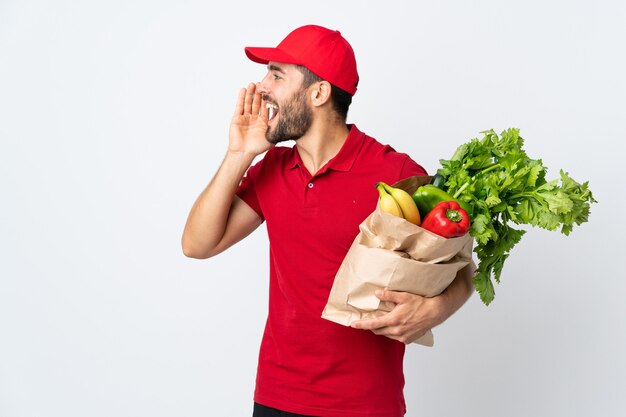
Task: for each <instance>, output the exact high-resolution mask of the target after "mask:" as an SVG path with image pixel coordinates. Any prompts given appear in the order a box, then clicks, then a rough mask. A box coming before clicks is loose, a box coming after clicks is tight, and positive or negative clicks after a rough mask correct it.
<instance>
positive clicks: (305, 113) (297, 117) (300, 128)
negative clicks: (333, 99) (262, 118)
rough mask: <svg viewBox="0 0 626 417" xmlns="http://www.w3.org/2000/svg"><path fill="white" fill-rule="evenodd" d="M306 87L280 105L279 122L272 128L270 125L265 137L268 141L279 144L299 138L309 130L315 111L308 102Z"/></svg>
mask: <svg viewBox="0 0 626 417" xmlns="http://www.w3.org/2000/svg"><path fill="white" fill-rule="evenodd" d="M306 97H307V95H306V89H304V88H303V89H300V91H297V92H295V93H294V94H293V96H292V97H291V98H290V99H289V101H287V102H286V103H284V104H283V105H281V106H280V112H279V113H278V117H279V119H278V123H277V124H276V128H275V129H274V130H271V129H270V127H269V126H268V128H267V131H266V132H265V137H266V139H267V141H268V142H270V143H272V144H274V145H275V144H277V143H280V142H285V141H288V140H298V139H299V138H301V137H302V136H304V134H305V133H306V132H307V131H308V130H309V128H310V127H311V124H312V123H313V112H312V111H311V108H310V107H309V106H308V105H307V102H306Z"/></svg>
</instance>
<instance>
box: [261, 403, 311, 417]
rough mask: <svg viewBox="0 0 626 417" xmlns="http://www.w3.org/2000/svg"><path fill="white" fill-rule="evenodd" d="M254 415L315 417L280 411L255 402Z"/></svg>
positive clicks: (262, 416)
mask: <svg viewBox="0 0 626 417" xmlns="http://www.w3.org/2000/svg"><path fill="white" fill-rule="evenodd" d="M252 417H314V416H305V415H304V414H294V413H288V412H286V411H280V410H277V409H275V408H271V407H266V406H264V405H261V404H257V403H254V411H253V413H252Z"/></svg>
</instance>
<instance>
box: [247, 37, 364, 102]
mask: <svg viewBox="0 0 626 417" xmlns="http://www.w3.org/2000/svg"><path fill="white" fill-rule="evenodd" d="M245 51H246V55H247V56H248V58H250V59H251V60H252V61H254V62H258V63H259V64H267V63H268V62H269V61H275V62H282V63H285V64H294V65H302V66H304V67H306V68H308V69H309V70H310V71H311V72H312V73H314V74H316V75H317V76H319V77H321V78H322V79H324V80H326V81H328V82H329V83H331V84H333V85H335V86H337V87H339V88H341V89H342V90H345V91H347V92H348V93H349V94H350V95H354V93H356V87H357V84H358V82H359V74H358V72H357V69H356V59H355V57H354V51H353V50H352V47H351V46H350V44H349V43H348V41H347V40H345V38H344V37H343V36H341V33H339V31H338V30H330V29H327V28H325V27H322V26H317V25H306V26H301V27H299V28H297V29H295V30H293V31H292V32H291V33H289V35H287V37H285V39H283V40H282V41H281V42H280V43H279V44H278V46H277V47H276V48H262V47H253V46H248V47H246V48H245Z"/></svg>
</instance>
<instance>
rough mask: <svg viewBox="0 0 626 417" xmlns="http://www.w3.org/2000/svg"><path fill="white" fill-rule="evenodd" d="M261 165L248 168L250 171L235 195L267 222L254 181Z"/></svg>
mask: <svg viewBox="0 0 626 417" xmlns="http://www.w3.org/2000/svg"><path fill="white" fill-rule="evenodd" d="M260 164H261V163H257V164H255V165H252V166H251V167H250V168H248V171H246V174H245V175H244V176H243V178H242V179H241V182H240V183H239V187H238V188H237V191H236V193H235V195H236V196H237V197H239V198H241V199H242V200H243V201H244V203H246V204H247V205H248V206H250V208H251V209H252V210H254V211H255V212H256V213H257V214H258V215H259V216H261V218H262V219H263V220H265V216H264V215H263V210H262V209H261V204H260V203H259V197H258V196H257V193H256V188H255V186H254V180H255V178H256V176H257V173H258V172H259V168H260Z"/></svg>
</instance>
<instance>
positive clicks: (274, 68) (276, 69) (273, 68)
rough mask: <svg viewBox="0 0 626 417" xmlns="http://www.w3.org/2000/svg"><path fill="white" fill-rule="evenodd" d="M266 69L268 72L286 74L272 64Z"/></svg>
mask: <svg viewBox="0 0 626 417" xmlns="http://www.w3.org/2000/svg"><path fill="white" fill-rule="evenodd" d="M267 69H268V70H269V71H278V72H280V73H281V74H286V72H285V70H284V69H282V68H281V67H279V66H278V65H274V64H271V65H268V66H267Z"/></svg>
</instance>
